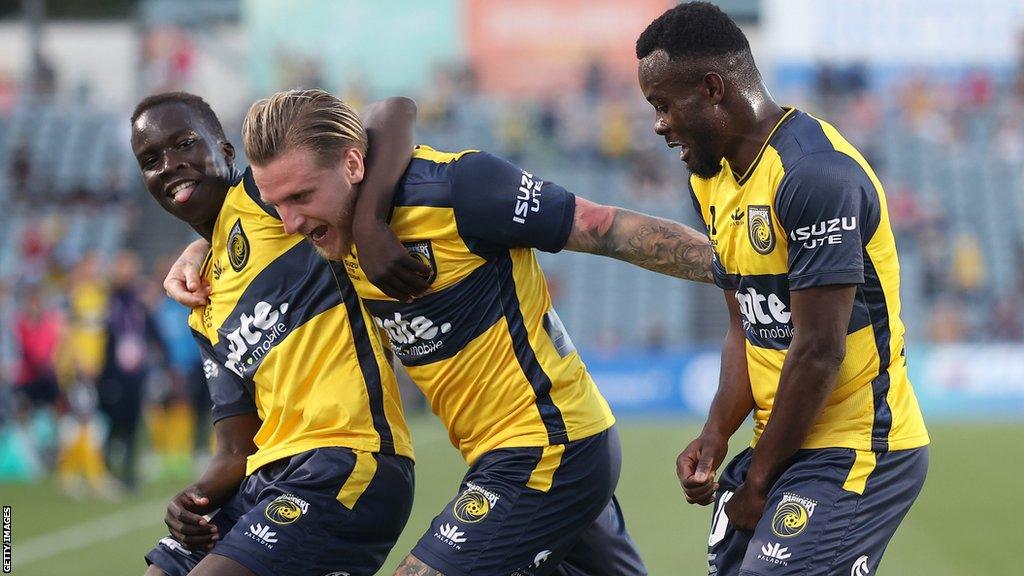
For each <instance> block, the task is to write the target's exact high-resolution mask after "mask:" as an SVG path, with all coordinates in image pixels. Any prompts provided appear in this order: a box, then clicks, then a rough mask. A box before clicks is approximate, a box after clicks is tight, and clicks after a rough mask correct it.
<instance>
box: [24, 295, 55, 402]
mask: <svg viewBox="0 0 1024 576" xmlns="http://www.w3.org/2000/svg"><path fill="white" fill-rule="evenodd" d="M21 300H22V309H21V311H20V312H19V313H17V314H16V316H15V321H14V323H15V332H16V338H17V345H18V350H19V351H20V353H21V355H20V359H19V369H18V376H17V382H16V387H15V391H16V392H17V393H19V394H21V395H23V396H24V397H25V398H26V399H27V400H28V401H29V403H30V404H31V405H32V406H33V407H36V408H44V409H45V408H51V407H52V406H53V404H54V403H55V402H56V401H57V397H58V396H59V395H60V388H59V387H58V385H57V370H56V365H55V362H56V357H57V346H58V345H59V344H60V338H61V332H62V330H63V319H62V318H61V315H60V313H58V312H57V311H56V310H53V309H49V308H47V306H46V303H45V301H44V296H43V294H42V293H41V291H40V290H39V288H38V287H36V286H32V287H29V288H27V289H26V290H25V291H24V294H23V296H22V299H21Z"/></svg>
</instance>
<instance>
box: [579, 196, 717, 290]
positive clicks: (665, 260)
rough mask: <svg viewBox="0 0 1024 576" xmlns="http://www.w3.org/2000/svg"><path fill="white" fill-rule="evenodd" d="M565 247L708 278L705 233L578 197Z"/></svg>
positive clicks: (708, 249)
mask: <svg viewBox="0 0 1024 576" xmlns="http://www.w3.org/2000/svg"><path fill="white" fill-rule="evenodd" d="M565 248H566V250H572V251H574V252H589V253H591V254H600V255H602V256H609V257H611V258H615V259H618V260H622V261H625V262H629V263H630V264H635V265H637V266H640V267H642V268H647V269H648V270H653V271H654V272H660V273H662V274H668V275H669V276H676V277H678V278H685V279H687V280H695V281H697V282H712V277H711V244H710V243H708V238H707V236H705V235H704V234H701V233H700V232H698V231H696V230H694V229H693V228H690V227H689V226H684V225H682V224H680V223H678V222H673V221H672V220H666V219H664V218H656V217H654V216H648V215H646V214H640V213H639V212H633V211H630V210H626V209H624V208H618V207H615V206H602V205H601V204H596V203H594V202H591V201H589V200H586V199H583V198H580V197H579V196H577V197H576V215H575V217H574V218H573V224H572V231H571V232H569V240H568V241H567V242H566V244H565Z"/></svg>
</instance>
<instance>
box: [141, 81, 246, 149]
mask: <svg viewBox="0 0 1024 576" xmlns="http://www.w3.org/2000/svg"><path fill="white" fill-rule="evenodd" d="M161 104H184V105H185V106H188V107H189V108H192V109H193V110H195V111H196V112H198V113H199V116H200V118H202V119H203V122H205V123H206V124H207V126H208V127H209V128H210V129H211V130H213V135H214V136H216V137H217V138H219V139H220V141H221V142H227V141H228V137H227V135H226V134H224V126H222V125H221V123H220V119H219V118H217V115H216V114H215V113H214V112H213V108H210V105H209V104H208V103H207V102H206V100H203V99H202V98H200V97H199V96H196V95H195V94H189V93H188V92H164V93H162V94H153V95H152V96H147V97H145V98H143V100H142V102H139V103H138V105H137V106H135V111H134V112H132V125H134V124H135V121H136V120H138V119H139V116H142V114H143V113H145V112H146V111H147V110H150V109H151V108H156V107H157V106H159V105H161Z"/></svg>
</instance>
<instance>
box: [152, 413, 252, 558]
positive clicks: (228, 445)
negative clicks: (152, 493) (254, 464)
mask: <svg viewBox="0 0 1024 576" xmlns="http://www.w3.org/2000/svg"><path fill="white" fill-rule="evenodd" d="M260 424H261V422H260V419H259V417H258V416H257V415H256V413H255V412H250V413H245V414H238V415H235V416H230V417H227V418H223V419H221V420H218V421H217V422H216V423H215V424H214V425H213V431H214V434H215V435H216V438H217V450H216V452H215V453H214V454H213V457H212V458H211V459H210V463H209V465H208V466H207V467H206V471H205V472H203V475H202V476H201V477H200V478H199V480H197V481H196V482H195V483H194V484H192V485H191V486H188V487H187V488H185V489H184V490H182V491H181V492H179V493H178V494H177V495H176V496H174V498H172V499H171V502H170V503H169V504H168V505H167V514H166V515H165V517H164V523H165V524H167V527H168V528H169V529H170V531H171V536H173V537H174V539H176V540H178V541H179V542H181V543H182V544H184V545H185V546H186V547H188V548H191V549H193V550H203V549H206V548H209V547H210V546H212V545H213V544H214V542H216V541H217V540H218V539H220V538H221V536H222V535H221V534H219V533H218V530H217V526H216V525H214V524H211V523H209V522H207V520H206V518H204V517H203V515H204V514H208V513H210V512H212V511H213V510H216V509H217V508H220V507H221V506H222V505H224V503H225V502H227V501H228V499H229V498H231V496H232V495H233V494H234V493H235V491H236V490H238V486H239V485H240V484H241V483H242V480H243V479H244V478H245V463H246V458H247V457H248V456H249V455H250V454H252V453H254V452H255V451H256V445H255V444H254V443H253V438H254V437H255V436H256V432H257V431H258V430H259V428H260Z"/></svg>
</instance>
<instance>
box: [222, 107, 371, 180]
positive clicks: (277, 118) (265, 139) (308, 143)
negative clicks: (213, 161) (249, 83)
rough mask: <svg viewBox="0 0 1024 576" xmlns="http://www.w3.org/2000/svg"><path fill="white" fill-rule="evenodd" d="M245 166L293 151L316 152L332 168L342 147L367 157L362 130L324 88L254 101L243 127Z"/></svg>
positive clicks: (355, 117)
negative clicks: (300, 149) (352, 149)
mask: <svg viewBox="0 0 1024 576" xmlns="http://www.w3.org/2000/svg"><path fill="white" fill-rule="evenodd" d="M242 141H243V144H244V146H245V155H246V157H248V159H249V162H250V163H252V164H255V165H257V166H265V165H266V164H268V163H269V162H271V161H272V160H274V159H275V158H277V157H278V156H280V155H281V154H283V153H285V152H287V151H289V150H292V149H294V148H306V149H307V150H310V151H312V152H313V153H314V154H316V157H317V163H318V164H319V165H320V166H322V167H331V166H336V165H337V164H338V163H339V162H340V161H341V158H342V154H344V152H345V149H347V148H355V149H357V150H359V151H360V152H361V153H363V154H366V142H367V139H366V130H365V129H364V128H363V123H362V121H360V120H359V115H357V114H356V113H355V111H354V110H352V108H351V107H349V105H348V104H345V103H344V102H342V101H341V100H340V99H339V98H337V97H336V96H334V95H332V94H329V93H327V92H325V91H323V90H319V89H311V90H286V91H284V92H278V93H277V94H274V95H273V96H271V97H270V98H264V99H262V100H259V101H257V102H256V103H255V104H253V105H252V107H250V108H249V113H248V114H246V115H245V122H243V123H242Z"/></svg>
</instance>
